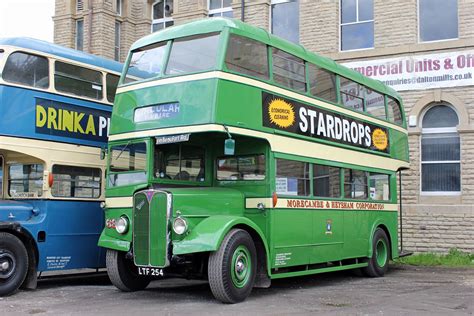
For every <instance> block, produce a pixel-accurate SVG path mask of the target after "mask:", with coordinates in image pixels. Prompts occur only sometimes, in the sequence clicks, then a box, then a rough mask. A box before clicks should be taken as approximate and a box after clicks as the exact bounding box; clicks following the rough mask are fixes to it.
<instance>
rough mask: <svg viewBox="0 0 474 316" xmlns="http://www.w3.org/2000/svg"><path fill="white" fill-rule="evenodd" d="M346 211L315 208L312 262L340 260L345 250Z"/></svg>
mask: <svg viewBox="0 0 474 316" xmlns="http://www.w3.org/2000/svg"><path fill="white" fill-rule="evenodd" d="M344 229H345V227H344V211H341V210H313V241H312V243H313V249H312V254H311V263H322V262H329V261H336V260H339V259H340V258H341V257H342V256H343V255H344V253H343V250H344V234H345V232H344Z"/></svg>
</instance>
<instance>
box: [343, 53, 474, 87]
mask: <svg viewBox="0 0 474 316" xmlns="http://www.w3.org/2000/svg"><path fill="white" fill-rule="evenodd" d="M343 65H344V66H346V67H349V68H351V69H353V70H355V71H358V72H360V73H361V74H363V75H364V76H367V77H370V78H372V79H377V80H380V81H382V82H383V83H384V84H386V85H388V86H391V87H392V88H394V89H395V90H398V91H404V90H423V89H433V88H444V87H461V86H471V85H474V51H461V52H449V53H442V54H430V55H416V56H403V57H397V58H387V59H377V60H367V61H358V62H350V63H343Z"/></svg>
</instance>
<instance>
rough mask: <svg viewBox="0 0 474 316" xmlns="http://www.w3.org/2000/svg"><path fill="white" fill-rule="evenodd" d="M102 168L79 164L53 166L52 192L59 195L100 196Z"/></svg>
mask: <svg viewBox="0 0 474 316" xmlns="http://www.w3.org/2000/svg"><path fill="white" fill-rule="evenodd" d="M100 180H101V170H100V169H99V168H87V167H77V166H64V165H54V166H53V186H52V187H51V194H52V195H53V196H57V197H77V198H98V197H99V196H100V187H101V186H100V184H101V183H100V182H101V181H100Z"/></svg>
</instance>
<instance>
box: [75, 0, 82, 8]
mask: <svg viewBox="0 0 474 316" xmlns="http://www.w3.org/2000/svg"><path fill="white" fill-rule="evenodd" d="M83 9H84V2H83V1H82V0H77V2H76V11H82V10H83Z"/></svg>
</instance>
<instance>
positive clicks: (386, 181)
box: [369, 173, 390, 201]
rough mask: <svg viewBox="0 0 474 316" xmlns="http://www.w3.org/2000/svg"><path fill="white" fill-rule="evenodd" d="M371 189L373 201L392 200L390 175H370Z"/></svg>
mask: <svg viewBox="0 0 474 316" xmlns="http://www.w3.org/2000/svg"><path fill="white" fill-rule="evenodd" d="M369 189H370V199H371V200H377V201H388V200H390V176H389V175H388V174H380V173H370V177H369Z"/></svg>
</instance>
